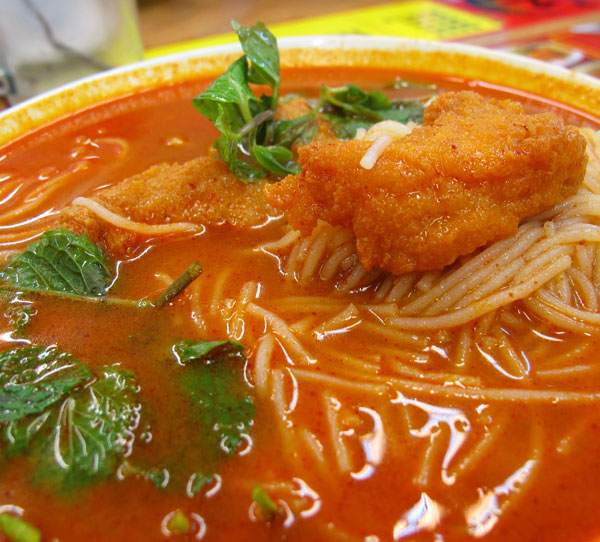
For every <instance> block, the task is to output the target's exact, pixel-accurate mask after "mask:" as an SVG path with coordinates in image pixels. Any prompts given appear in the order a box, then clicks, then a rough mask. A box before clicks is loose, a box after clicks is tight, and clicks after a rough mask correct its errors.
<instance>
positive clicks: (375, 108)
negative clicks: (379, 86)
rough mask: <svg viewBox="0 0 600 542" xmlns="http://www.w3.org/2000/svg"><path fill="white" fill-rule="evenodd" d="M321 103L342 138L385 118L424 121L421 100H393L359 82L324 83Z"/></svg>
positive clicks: (337, 134)
mask: <svg viewBox="0 0 600 542" xmlns="http://www.w3.org/2000/svg"><path fill="white" fill-rule="evenodd" d="M319 102H320V103H321V104H322V108H321V111H322V114H323V116H324V117H325V118H326V119H327V120H328V121H329V122H331V124H332V125H333V129H334V132H335V134H336V136H337V137H339V138H340V139H351V138H353V137H354V136H355V135H356V130H357V129H358V128H364V129H366V130H368V129H369V128H370V127H371V126H372V125H373V124H375V123H376V122H380V121H382V120H394V121H397V122H401V123H403V124H406V123H407V122H409V121H413V122H418V123H422V122H423V110H424V107H423V104H422V103H421V102H420V101H419V100H390V99H389V98H388V97H387V96H386V95H385V94H384V93H383V92H381V91H379V90H371V91H369V92H365V91H364V90H361V89H360V88H358V87H357V86H356V85H346V86H345V87H341V88H331V87H327V86H325V85H322V86H321V92H320V97H319Z"/></svg>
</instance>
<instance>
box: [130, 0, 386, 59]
mask: <svg viewBox="0 0 600 542" xmlns="http://www.w3.org/2000/svg"><path fill="white" fill-rule="evenodd" d="M138 3H139V21H140V31H141V34H142V41H143V43H144V47H146V48H147V49H149V48H152V47H157V46H160V45H166V44H168V43H174V42H178V41H187V40H192V39H198V38H203V37H206V36H210V35H213V34H222V33H225V32H231V26H230V24H229V23H230V21H231V19H235V20H236V21H237V22H239V23H240V24H243V25H249V24H254V23H255V22H256V21H262V22H264V23H265V24H267V25H269V24H274V23H281V22H285V21H291V20H294V19H300V18H304V17H312V16H316V15H325V14H328V13H335V12H340V11H344V10H348V9H356V8H360V7H367V6H373V5H377V4H382V3H385V0H381V1H380V2H373V1H370V2H369V1H365V0H338V1H336V2H324V1H323V0H302V1H301V2H292V1H290V0H140V1H139V2H138Z"/></svg>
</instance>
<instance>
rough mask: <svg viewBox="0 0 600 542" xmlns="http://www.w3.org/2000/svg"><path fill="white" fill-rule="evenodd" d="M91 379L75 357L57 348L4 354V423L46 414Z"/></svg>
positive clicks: (0, 411)
mask: <svg viewBox="0 0 600 542" xmlns="http://www.w3.org/2000/svg"><path fill="white" fill-rule="evenodd" d="M91 377H92V373H91V371H90V370H89V369H88V368H87V367H85V366H83V365H81V363H80V362H79V361H78V360H76V359H75V358H74V357H73V356H71V355H70V354H67V353H66V352H60V351H59V350H56V349H54V348H45V347H43V346H30V347H26V348H16V349H13V350H5V351H4V352H1V353H0V405H1V407H0V423H7V422H14V421H18V420H21V419H22V418H24V417H26V416H29V415H30V414H37V413H40V412H43V411H44V410H46V409H47V408H48V407H49V406H51V405H53V404H55V403H57V402H58V401H60V400H61V399H62V398H63V397H65V396H66V395H67V394H68V393H69V392H70V391H71V390H72V389H73V388H75V387H77V386H78V385H79V384H81V383H83V382H84V381H87V380H89V379H91Z"/></svg>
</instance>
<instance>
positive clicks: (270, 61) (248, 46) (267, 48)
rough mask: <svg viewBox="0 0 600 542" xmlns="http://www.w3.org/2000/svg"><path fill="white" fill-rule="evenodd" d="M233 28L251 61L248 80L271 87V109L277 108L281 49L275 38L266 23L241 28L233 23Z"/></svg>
mask: <svg viewBox="0 0 600 542" xmlns="http://www.w3.org/2000/svg"><path fill="white" fill-rule="evenodd" d="M231 26H232V27H233V30H235V32H236V34H237V35H238V37H239V39H240V43H241V45H242V49H243V50H244V53H245V54H246V56H247V57H248V58H249V59H250V62H251V64H250V69H249V71H248V80H249V81H250V82H251V83H256V84H259V85H261V84H264V85H269V86H270V87H271V89H272V90H273V94H272V96H271V104H270V106H271V109H273V110H274V109H276V108H277V102H278V101H279V82H280V78H279V49H278V47H277V40H276V39H275V36H273V34H271V32H269V30H268V29H267V27H266V26H265V25H264V23H261V22H258V23H256V24H254V25H252V26H241V25H240V24H239V23H237V22H236V21H231Z"/></svg>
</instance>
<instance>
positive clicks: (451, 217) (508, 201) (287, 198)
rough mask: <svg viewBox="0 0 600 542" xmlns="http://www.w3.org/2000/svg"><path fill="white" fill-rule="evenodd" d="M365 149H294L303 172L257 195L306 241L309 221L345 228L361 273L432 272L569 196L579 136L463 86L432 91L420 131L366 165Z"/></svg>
mask: <svg viewBox="0 0 600 542" xmlns="http://www.w3.org/2000/svg"><path fill="white" fill-rule="evenodd" d="M370 144H371V143H369V142H364V141H356V140H353V141H346V142H341V141H337V142H332V143H326V144H323V143H317V144H314V145H308V146H305V147H302V148H300V149H299V159H300V164H301V166H302V172H301V173H300V174H298V175H296V176H288V177H286V178H285V179H284V180H283V181H282V182H280V183H278V184H273V185H267V186H266V187H265V189H264V190H265V196H266V199H267V201H268V202H269V203H270V204H271V205H273V206H274V207H276V208H278V209H281V210H282V211H284V213H285V215H286V217H287V219H288V220H289V222H290V223H291V224H292V226H294V227H295V228H298V229H300V230H301V231H302V232H303V233H304V234H309V233H310V232H311V231H312V229H313V227H314V226H315V225H316V223H317V220H318V219H323V220H326V221H328V222H330V223H331V224H334V225H342V226H346V227H350V228H352V229H353V231H354V234H355V236H356V242H357V251H358V255H359V258H360V261H361V263H362V264H363V266H364V267H365V268H367V269H370V268H373V267H380V268H382V269H386V270H388V271H391V272H392V273H396V274H400V273H404V272H408V271H414V270H421V271H425V270H432V269H440V268H442V267H444V266H446V265H449V264H451V263H452V262H454V261H455V260H456V259H457V258H458V257H459V256H461V255H464V254H469V253H471V252H473V251H474V250H475V249H477V248H478V247H481V246H483V245H485V244H487V243H489V242H492V241H495V240H498V239H501V238H504V237H508V236H510V235H512V234H514V233H515V232H516V230H517V227H518V224H519V222H520V221H521V220H522V219H523V218H525V217H527V216H532V215H535V214H537V213H540V212H541V211H543V210H545V209H548V208H550V207H552V206H553V205H555V204H557V203H559V202H560V201H562V200H564V199H565V198H567V197H568V196H570V195H572V194H574V193H575V192H576V190H577V188H578V186H579V184H580V183H581V181H582V179H583V176H584V173H585V167H586V163H587V158H586V155H585V140H584V138H583V136H582V135H581V134H580V133H579V131H578V130H577V129H576V128H574V127H570V126H564V125H563V123H562V121H561V119H559V118H558V117H557V116H556V115H554V114H552V113H542V114H537V115H529V114H526V113H525V111H524V110H523V107H522V106H521V105H520V104H518V103H516V102H513V101H510V100H502V101H496V100H486V99H484V98H483V97H481V96H480V95H478V94H476V93H474V92H468V91H464V92H456V93H454V92H453V93H446V94H442V95H440V96H438V97H437V98H436V99H435V100H434V101H433V103H432V104H431V105H429V106H428V107H427V108H426V110H425V114H424V124H423V126H422V127H418V128H415V129H414V130H413V131H412V133H411V134H409V135H407V136H405V137H403V138H401V139H397V140H395V141H393V142H392V143H391V144H390V145H389V146H388V147H387V148H386V149H385V151H384V152H383V154H382V155H381V156H380V157H379V159H378V160H377V162H376V164H375V166H374V167H373V169H371V170H366V169H364V168H362V167H361V166H360V160H361V158H362V157H363V155H364V153H365V152H366V151H367V149H368V148H369V146H370Z"/></svg>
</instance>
